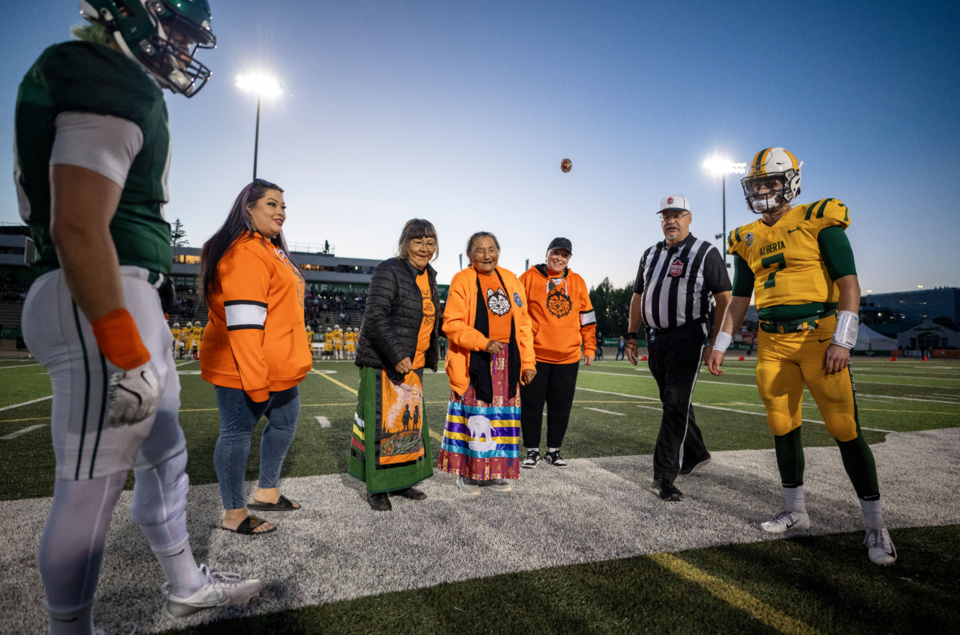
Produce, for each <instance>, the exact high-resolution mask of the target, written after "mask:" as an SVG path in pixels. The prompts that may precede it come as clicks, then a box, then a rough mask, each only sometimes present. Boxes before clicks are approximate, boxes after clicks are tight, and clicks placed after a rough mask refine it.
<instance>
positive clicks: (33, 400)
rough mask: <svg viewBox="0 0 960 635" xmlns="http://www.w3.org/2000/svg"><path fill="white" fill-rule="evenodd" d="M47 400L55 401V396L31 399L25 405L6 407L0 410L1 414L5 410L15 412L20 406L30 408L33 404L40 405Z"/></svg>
mask: <svg viewBox="0 0 960 635" xmlns="http://www.w3.org/2000/svg"><path fill="white" fill-rule="evenodd" d="M47 399H53V395H50V396H49V397H40V398H39V399H31V400H30V401H24V402H23V403H15V404H13V405H12V406H4V407H3V408H0V412H3V411H4V410H13V409H14V408H19V407H20V406H29V405H30V404H32V403H40V402H41V401H46V400H47Z"/></svg>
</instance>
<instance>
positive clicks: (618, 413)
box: [583, 406, 625, 417]
mask: <svg viewBox="0 0 960 635" xmlns="http://www.w3.org/2000/svg"><path fill="white" fill-rule="evenodd" d="M583 409H584V410H593V411H594V412H602V413H603V414H605V415H615V416H617V417H623V416H625V415H624V414H623V413H622V412H613V411H612V410H601V409H600V408H588V407H586V406H584V407H583Z"/></svg>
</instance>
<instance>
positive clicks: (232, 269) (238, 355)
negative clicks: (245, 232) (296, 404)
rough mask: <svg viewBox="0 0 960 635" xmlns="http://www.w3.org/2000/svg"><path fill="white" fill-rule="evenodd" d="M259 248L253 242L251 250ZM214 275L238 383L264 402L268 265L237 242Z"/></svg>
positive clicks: (267, 392)
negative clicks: (264, 328)
mask: <svg viewBox="0 0 960 635" xmlns="http://www.w3.org/2000/svg"><path fill="white" fill-rule="evenodd" d="M259 248H260V246H259V245H253V249H259ZM264 253H266V252H264ZM217 275H218V276H219V277H220V285H221V287H222V289H223V303H224V308H225V310H226V311H227V334H228V336H229V339H230V349H231V351H232V352H233V358H234V359H235V360H236V362H237V370H238V371H239V372H240V383H241V384H242V385H243V390H244V392H246V393H247V395H249V396H250V399H252V400H253V401H256V402H263V401H266V400H267V399H268V398H269V397H270V389H269V386H270V382H269V377H268V374H267V361H266V359H265V357H264V354H263V324H264V322H265V320H266V309H267V294H268V292H269V290H270V269H269V265H268V264H267V262H266V261H265V260H264V259H261V258H259V257H257V254H256V253H255V252H253V251H252V250H251V249H250V248H246V249H245V248H243V246H242V245H236V246H234V247H233V248H232V249H231V250H230V251H228V252H227V254H226V255H225V256H224V257H223V259H222V260H221V261H220V265H219V266H218V267H217ZM261 316H262V317H261Z"/></svg>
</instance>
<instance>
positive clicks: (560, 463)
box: [543, 450, 567, 467]
mask: <svg viewBox="0 0 960 635" xmlns="http://www.w3.org/2000/svg"><path fill="white" fill-rule="evenodd" d="M543 460H544V461H546V462H547V463H549V464H550V465H552V466H553V467H567V462H566V461H564V460H563V457H562V456H560V450H554V451H553V452H547V453H546V454H544V455H543Z"/></svg>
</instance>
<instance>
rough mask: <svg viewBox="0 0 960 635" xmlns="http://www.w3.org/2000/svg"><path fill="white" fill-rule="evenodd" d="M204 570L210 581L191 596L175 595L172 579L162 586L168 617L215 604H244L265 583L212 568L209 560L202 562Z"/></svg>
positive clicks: (201, 566) (203, 572)
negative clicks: (170, 582) (205, 562)
mask: <svg viewBox="0 0 960 635" xmlns="http://www.w3.org/2000/svg"><path fill="white" fill-rule="evenodd" d="M200 573H202V574H203V575H204V577H205V578H206V579H207V583H206V584H204V585H203V586H202V587H200V590H199V591H197V592H196V593H194V594H193V595H191V596H190V597H188V598H178V597H176V596H174V595H171V594H170V585H169V583H164V585H163V586H162V587H160V590H161V591H162V593H163V594H164V596H165V597H166V600H165V601H164V603H163V615H164V617H167V618H169V619H177V618H178V617H186V616H188V615H193V614H194V613H196V612H197V611H202V610H203V609H209V608H213V607H215V606H233V605H235V604H244V603H246V602H249V601H250V600H252V599H253V598H254V597H256V596H257V594H258V593H260V588H261V587H262V586H263V584H262V583H261V582H260V580H242V579H240V574H239V573H226V572H223V571H211V570H210V568H209V567H207V565H205V564H202V565H200Z"/></svg>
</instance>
